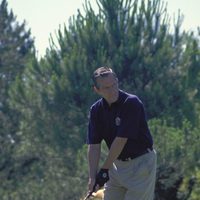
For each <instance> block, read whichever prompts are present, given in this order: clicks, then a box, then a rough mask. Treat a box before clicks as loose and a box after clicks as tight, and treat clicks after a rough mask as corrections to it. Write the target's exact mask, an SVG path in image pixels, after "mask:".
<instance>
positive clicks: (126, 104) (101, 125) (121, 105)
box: [87, 90, 153, 158]
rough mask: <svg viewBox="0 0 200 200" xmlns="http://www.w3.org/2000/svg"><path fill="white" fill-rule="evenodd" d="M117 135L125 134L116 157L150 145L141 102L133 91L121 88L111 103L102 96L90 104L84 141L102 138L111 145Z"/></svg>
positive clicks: (99, 141) (92, 141)
mask: <svg viewBox="0 0 200 200" xmlns="http://www.w3.org/2000/svg"><path fill="white" fill-rule="evenodd" d="M116 136H118V137H122V138H128V140H127V143H126V144H125V146H124V148H123V150H122V152H121V154H120V155H119V157H118V158H127V157H130V156H134V155H138V154H140V153H141V152H144V150H146V149H147V148H150V147H152V145H153V140H152V136H151V134H150V131H149V128H148V125H147V121H146V117H145V111H144V106H143V103H142V102H141V100H140V99H139V98H138V97H137V96H136V95H133V94H128V93H126V92H124V91H122V90H119V97H118V100H117V101H116V102H114V103H112V104H111V105H110V106H109V105H108V103H107V102H106V100H105V99H103V98H101V99H99V100H98V101H97V102H95V103H94V104H93V105H92V106H91V109H90V118H89V125H88V135H87V143H88V144H99V143H101V141H102V140H104V141H105V142H106V144H107V146H108V148H110V147H111V144H112V142H113V140H114V139H115V137H116Z"/></svg>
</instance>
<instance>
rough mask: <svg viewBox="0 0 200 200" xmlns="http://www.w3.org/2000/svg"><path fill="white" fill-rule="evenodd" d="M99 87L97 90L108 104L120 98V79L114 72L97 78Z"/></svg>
mask: <svg viewBox="0 0 200 200" xmlns="http://www.w3.org/2000/svg"><path fill="white" fill-rule="evenodd" d="M97 84H98V88H97V87H95V88H94V89H95V91H96V92H97V93H98V94H99V95H100V96H102V97H103V98H104V99H105V100H106V101H107V102H108V104H111V103H114V102H115V101H117V99H118V95H119V89H118V79H117V78H116V77H115V76H114V75H113V74H111V73H110V74H108V75H107V76H105V77H98V78H97Z"/></svg>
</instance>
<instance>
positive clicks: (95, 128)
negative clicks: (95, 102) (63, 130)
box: [86, 108, 102, 144]
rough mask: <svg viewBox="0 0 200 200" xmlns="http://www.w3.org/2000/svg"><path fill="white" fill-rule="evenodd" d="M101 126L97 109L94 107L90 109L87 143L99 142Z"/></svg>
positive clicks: (100, 139)
mask: <svg viewBox="0 0 200 200" xmlns="http://www.w3.org/2000/svg"><path fill="white" fill-rule="evenodd" d="M100 133H101V128H100V127H99V123H98V115H97V111H96V110H95V109H94V108H91V109H90V114H89V124H88V133H87V141H86V142H87V144H99V143H101V141H102V137H101V134H100Z"/></svg>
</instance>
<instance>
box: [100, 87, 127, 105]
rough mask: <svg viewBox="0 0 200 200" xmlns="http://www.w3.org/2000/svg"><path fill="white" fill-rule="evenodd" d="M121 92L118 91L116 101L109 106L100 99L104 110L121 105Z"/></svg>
mask: <svg viewBox="0 0 200 200" xmlns="http://www.w3.org/2000/svg"><path fill="white" fill-rule="evenodd" d="M123 94H124V93H123V91H122V90H119V96H118V99H117V101H115V102H113V103H112V104H111V105H110V106H109V104H108V102H107V101H106V100H105V99H104V98H102V105H103V107H104V108H105V109H110V108H111V107H112V106H115V105H120V104H121V103H123Z"/></svg>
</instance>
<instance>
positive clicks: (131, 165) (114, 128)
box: [87, 67, 156, 200]
mask: <svg viewBox="0 0 200 200" xmlns="http://www.w3.org/2000/svg"><path fill="white" fill-rule="evenodd" d="M93 82H94V90H95V92H96V93H97V94H99V95H100V96H101V97H102V98H101V99H99V100H98V101H97V102H95V103H94V104H93V105H92V106H91V109H90V119H89V126H88V135H87V143H88V163H89V183H88V187H89V192H92V191H95V190H96V189H98V188H99V187H102V186H105V191H104V200H153V195H154V187H155V178H156V152H155V151H154V150H153V140H152V136H151V134H150V131H149V128H148V125H147V121H146V118H145V112H144V107H143V104H142V102H141V100H140V99H139V98H138V97H137V96H136V95H133V94H128V93H126V92H124V91H122V90H120V89H119V88H118V79H117V76H116V74H115V73H114V72H113V71H112V69H111V68H108V67H100V68H98V69H97V70H95V72H94V73H93ZM102 140H104V141H105V142H106V144H107V146H108V148H109V153H108V156H107V158H106V159H105V162H104V163H103V165H102V166H101V168H100V170H99V172H98V168H99V159H100V154H101V142H102ZM104 184H105V185H104Z"/></svg>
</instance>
